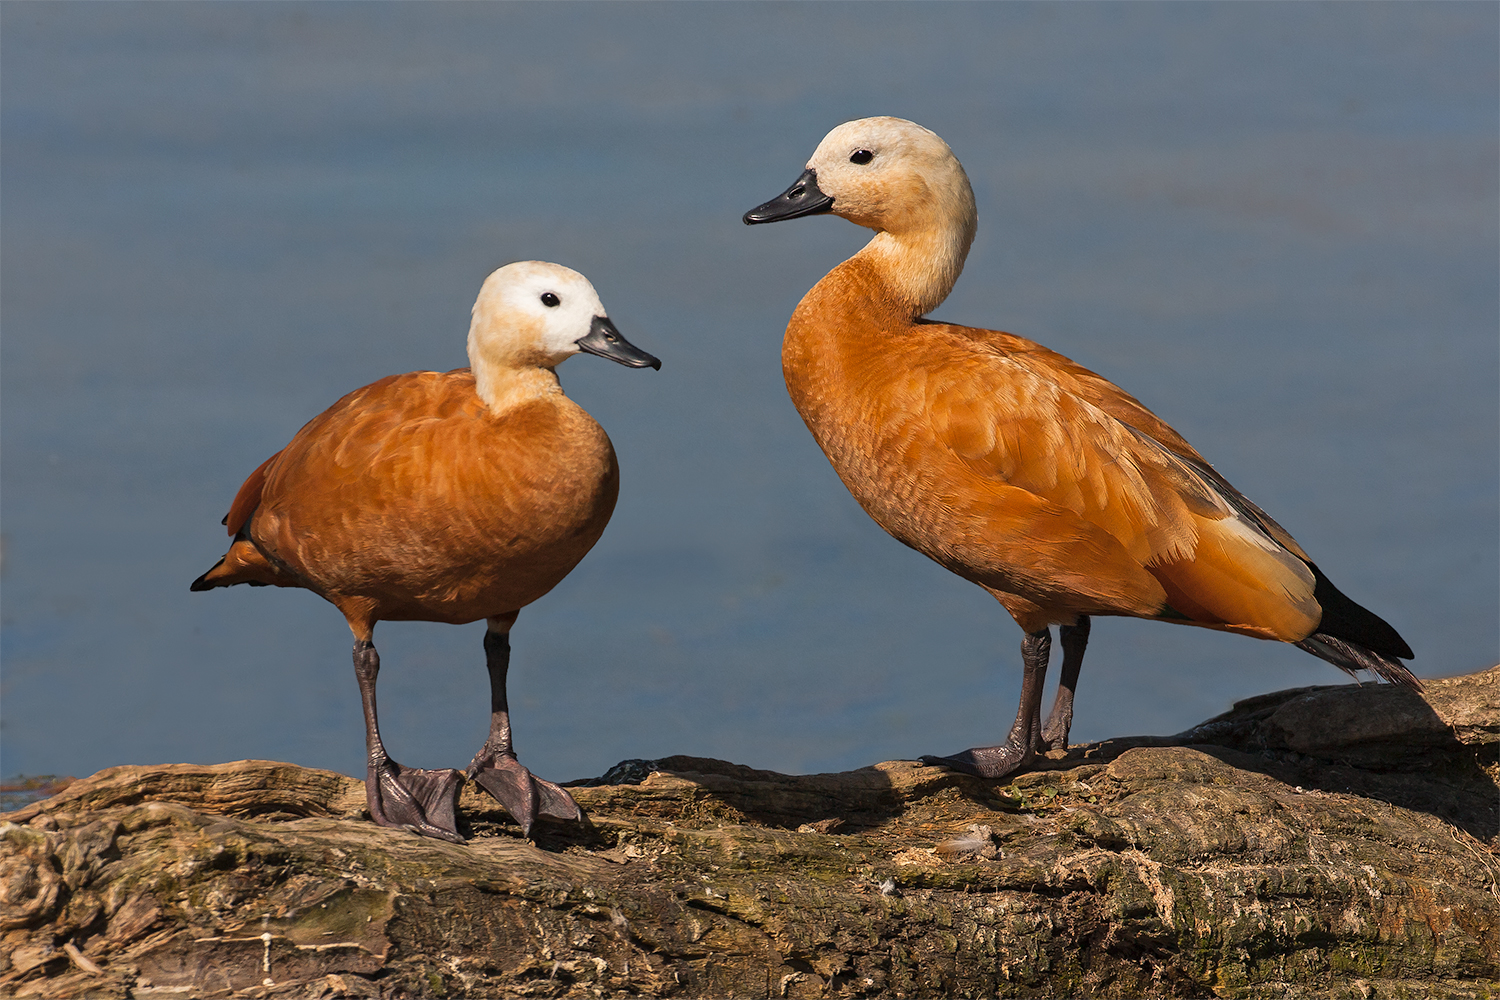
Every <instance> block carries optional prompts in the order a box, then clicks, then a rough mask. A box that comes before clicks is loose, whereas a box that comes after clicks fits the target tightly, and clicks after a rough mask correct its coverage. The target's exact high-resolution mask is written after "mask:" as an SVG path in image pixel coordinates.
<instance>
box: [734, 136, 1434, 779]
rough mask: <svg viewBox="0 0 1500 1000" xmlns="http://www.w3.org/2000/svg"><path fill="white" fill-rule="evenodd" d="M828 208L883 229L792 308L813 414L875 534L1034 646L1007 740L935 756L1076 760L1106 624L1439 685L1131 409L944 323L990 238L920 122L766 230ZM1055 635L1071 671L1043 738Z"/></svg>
mask: <svg viewBox="0 0 1500 1000" xmlns="http://www.w3.org/2000/svg"><path fill="white" fill-rule="evenodd" d="M823 212H832V213H833V214H835V215H839V216H842V217H843V218H845V219H848V220H849V221H850V222H853V223H856V224H858V225H861V226H865V227H867V228H869V229H873V230H875V237H874V238H873V239H872V240H870V242H869V243H868V244H867V245H866V246H865V248H864V249H863V250H861V251H860V252H859V253H857V254H855V255H854V256H853V257H851V258H850V259H849V260H847V261H845V262H844V263H842V264H840V265H839V266H838V267H836V268H834V269H833V270H832V271H831V272H829V274H828V275H827V277H825V278H824V279H823V280H822V281H820V282H818V283H817V285H816V286H814V287H813V289H812V291H810V292H808V293H807V295H806V296H805V297H804V298H803V299H802V302H801V303H800V304H799V305H798V306H797V309H796V311H795V312H794V313H793V314H792V319H791V322H790V324H788V326H787V330H786V340H785V342H784V344H783V346H782V354H781V358H782V368H783V371H784V373H785V375H786V384H787V390H788V392H790V394H791V397H792V402H793V403H795V404H796V407H797V410H798V412H800V413H801V414H802V419H803V420H805V421H806V422H807V427H808V429H809V430H811V431H812V434H813V437H814V438H816V439H817V441H818V445H819V446H820V447H821V448H822V449H823V453H824V454H825V455H827V456H828V460H829V462H831V463H832V464H833V467H834V469H835V470H836V471H837V472H838V474H839V477H840V478H841V479H842V480H843V481H844V485H845V486H847V487H848V488H849V492H850V493H852V494H854V498H855V499H856V500H858V501H859V503H860V505H861V506H863V507H864V509H865V512H866V513H868V514H869V515H870V516H871V517H872V518H874V519H875V522H876V523H877V524H879V525H880V526H881V527H882V528H884V529H885V530H886V531H888V532H890V533H891V534H892V535H894V536H895V537H896V538H897V539H899V540H900V541H902V542H905V543H906V544H907V545H909V546H911V547H912V548H914V549H916V550H917V551H918V552H921V553H923V554H924V555H926V556H928V557H930V558H931V559H933V560H935V561H937V562H938V563H939V564H941V565H942V566H944V567H946V568H947V569H949V570H952V571H953V572H954V573H957V574H958V575H960V576H962V577H963V578H964V579H966V580H970V581H972V582H974V583H977V584H978V585H979V586H981V587H983V588H984V589H985V590H987V591H989V592H990V593H991V594H992V595H994V597H995V598H996V599H997V600H998V601H999V602H1000V603H1001V604H1002V605H1003V606H1004V607H1005V609H1006V610H1007V611H1009V612H1010V613H1011V615H1012V616H1014V617H1015V619H1016V623H1017V624H1018V625H1020V626H1021V628H1022V630H1023V631H1024V632H1025V633H1026V636H1025V639H1024V640H1023V641H1022V643H1021V657H1022V660H1023V663H1024V665H1025V674H1024V679H1023V681H1022V686H1021V706H1020V711H1019V712H1018V713H1017V715H1016V721H1015V725H1014V726H1013V727H1012V728H1011V731H1010V735H1009V737H1008V738H1007V739H1006V741H1005V742H1004V743H1002V744H1000V745H999V746H991V747H974V748H972V749H969V750H964V751H962V752H960V753H957V754H953V755H952V756H947V757H924V758H923V759H924V760H926V761H928V762H930V763H936V764H943V765H946V766H950V767H953V768H956V769H959V770H963V771H967V772H969V773H971V774H977V775H979V776H981V777H986V778H997V777H1001V776H1003V775H1006V774H1009V773H1011V772H1013V771H1016V770H1018V769H1020V768H1022V767H1025V766H1026V765H1027V764H1028V763H1030V762H1031V760H1032V759H1033V754H1034V753H1036V752H1039V751H1041V750H1044V749H1065V748H1066V747H1067V745H1068V728H1069V726H1070V725H1071V723H1072V718H1073V691H1074V687H1075V685H1076V684H1077V679H1078V669H1079V666H1080V665H1081V663H1082V661H1083V652H1084V648H1085V646H1086V645H1087V643H1088V635H1089V616H1090V615H1131V616H1134V617H1137V618H1152V619H1156V620H1158V621H1167V622H1176V623H1178V624H1184V625H1201V626H1203V627H1205V628H1215V629H1222V630H1224V631H1226V632H1238V633H1240V634H1242V635H1250V636H1255V637H1256V638H1260V639H1278V640H1281V641H1282V642H1290V643H1294V644H1296V645H1297V646H1299V647H1301V648H1302V649H1305V650H1307V651H1308V652H1309V653H1312V654H1313V655H1315V656H1320V657H1322V658H1323V659H1325V660H1327V661H1329V662H1330V663H1332V664H1334V665H1335V666H1337V667H1339V668H1341V669H1343V670H1345V671H1348V672H1349V673H1351V674H1352V673H1353V672H1354V671H1355V670H1359V669H1365V670H1373V671H1374V672H1376V673H1377V674H1379V675H1380V676H1382V677H1384V678H1386V679H1387V680H1390V681H1393V682H1395V683H1398V684H1404V685H1407V686H1408V687H1413V688H1420V684H1419V683H1418V681H1417V679H1416V678H1415V677H1413V676H1412V674H1411V672H1410V671H1408V670H1407V669H1406V667H1405V665H1403V664H1402V663H1400V662H1399V660H1398V659H1397V658H1398V657H1401V658H1410V657H1411V655H1412V652H1411V649H1410V648H1409V647H1408V646H1407V645H1406V643H1405V642H1404V641H1403V640H1402V638H1401V637H1400V636H1399V635H1397V634H1396V631H1395V629H1393V628H1391V627H1390V626H1389V625H1387V624H1386V623H1385V622H1384V621H1382V620H1381V619H1380V618H1378V617H1376V616H1375V615H1373V614H1371V613H1370V612H1369V611H1367V610H1365V609H1364V608H1362V607H1360V606H1359V605H1357V604H1355V603H1354V602H1353V601H1351V600H1349V598H1347V597H1345V596H1344V595H1343V594H1341V593H1340V592H1339V591H1338V590H1336V589H1335V588H1334V586H1333V584H1332V583H1330V582H1329V581H1328V578H1327V577H1325V576H1324V575H1323V574H1322V572H1320V571H1319V570H1318V567H1317V566H1315V565H1314V564H1313V562H1312V560H1311V559H1310V558H1309V557H1308V555H1307V553H1305V552H1304V551H1302V548H1301V546H1299V545H1298V544H1297V543H1296V541H1294V540H1293V539H1292V536H1291V535H1289V534H1288V533H1287V532H1286V530H1285V529H1283V528H1282V527H1281V525H1279V524H1277V523H1276V522H1275V521H1273V520H1271V518H1270V517H1268V516H1267V515H1266V514H1265V512H1264V511H1262V510H1261V509H1260V508H1259V507H1257V506H1255V504H1253V503H1251V502H1250V501H1249V500H1247V499H1245V497H1243V496H1242V495H1241V494H1240V493H1239V491H1237V490H1236V489H1235V488H1234V487H1233V486H1230V485H1229V483H1227V482H1225V480H1224V478H1223V477H1222V476H1220V475H1219V474H1218V473H1216V472H1215V471H1214V470H1213V468H1212V467H1210V466H1209V464H1208V462H1206V461H1205V460H1204V459H1203V457H1202V456H1201V455H1199V454H1198V453H1197V452H1196V451H1194V450H1193V447H1192V446H1191V445H1189V444H1188V443H1187V442H1186V441H1184V440H1183V439H1182V436H1181V435H1179V434H1178V433H1177V432H1176V431H1174V430H1172V428H1170V427H1168V426H1167V425H1166V424H1165V423H1163V422H1162V421H1161V420H1160V419H1159V418H1158V417H1157V416H1156V415H1155V414H1153V413H1152V412H1151V411H1150V410H1147V409H1146V408H1145V407H1144V406H1142V405H1141V404H1140V403H1139V402H1137V401H1136V400H1135V399H1133V398H1132V397H1131V396H1130V395H1128V394H1127V393H1125V392H1124V391H1123V390H1121V389H1120V388H1118V387H1117V386H1115V385H1112V384H1111V383H1110V382H1108V381H1107V380H1105V379H1104V378H1102V377H1100V376H1099V375H1096V374H1094V373H1093V372H1091V371H1089V370H1088V369H1086V368H1083V367H1082V366H1080V365H1077V364H1075V363H1073V362H1072V361H1070V360H1068V359H1067V358H1065V357H1063V356H1062V355H1060V354H1056V353H1054V352H1052V351H1049V350H1047V349H1046V348H1045V347H1042V346H1041V345H1039V344H1035V343H1032V342H1031V341H1029V340H1024V339H1022V338H1020V337H1016V336H1012V335H1011V334H1008V333H1000V332H998V331H995V330H980V329H975V328H973V327H966V326H956V325H954V324H951V323H936V322H933V321H931V320H928V319H924V318H923V317H924V316H925V314H926V313H928V312H930V311H931V310H933V309H935V308H937V306H938V304H939V303H941V302H942V301H943V299H945V298H946V297H947V295H948V293H949V291H951V290H952V288H953V284H954V282H955V281H957V280H958V275H959V273H960V272H961V271H962V270H963V264H964V258H965V257H966V256H967V255H968V252H969V245H970V243H972V242H973V240H974V231H975V227H976V225H977V215H976V213H975V209H974V193H973V191H972V190H971V189H970V187H969V179H968V177H967V176H966V175H965V174H964V169H963V167H962V166H960V165H959V162H958V160H957V159H956V158H955V157H954V155H953V152H952V150H950V149H949V148H948V145H947V143H945V142H943V140H942V139H940V138H938V137H937V136H936V135H934V134H933V133H932V132H929V131H928V130H927V129H925V128H922V127H921V126H920V125H916V124H914V123H912V122H909V121H904V120H902V119H899V118H866V119H862V120H860V121H853V122H846V123H845V124H843V125H840V126H839V127H838V128H836V129H834V130H833V131H832V132H830V133H828V135H827V137H825V138H824V139H823V141H822V142H821V143H820V144H819V145H818V148H817V150H816V151H814V153H813V156H812V159H811V160H809V161H808V163H807V168H806V169H805V170H804V171H803V173H802V176H801V177H799V178H797V181H796V183H794V184H793V185H792V186H791V187H790V188H788V189H787V190H786V191H785V192H784V193H782V194H781V195H780V196H779V197H777V198H775V199H773V200H771V201H768V202H766V203H765V204H764V205H761V206H759V207H758V208H754V209H752V210H750V211H749V212H747V213H745V223H746V224H747V225H751V224H755V223H760V222H776V221H779V220H782V219H795V218H797V217H799V216H803V215H816V214H819V213H823ZM1051 625H1058V626H1061V634H1062V646H1063V664H1062V679H1061V682H1060V684H1059V687H1058V693H1057V701H1056V703H1055V704H1054V707H1053V710H1052V714H1051V716H1050V717H1049V719H1048V721H1047V725H1046V728H1045V729H1044V728H1043V727H1042V723H1041V714H1040V710H1041V699H1042V683H1043V680H1044V679H1045V677H1046V671H1047V660H1048V657H1049V654H1050V651H1051V645H1052V639H1051V633H1050V631H1049V626H1051Z"/></svg>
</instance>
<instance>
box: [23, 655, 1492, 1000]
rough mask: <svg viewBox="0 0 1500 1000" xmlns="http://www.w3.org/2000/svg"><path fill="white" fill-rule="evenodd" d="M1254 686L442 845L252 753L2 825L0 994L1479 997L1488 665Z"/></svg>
mask: <svg viewBox="0 0 1500 1000" xmlns="http://www.w3.org/2000/svg"><path fill="white" fill-rule="evenodd" d="M1427 683H1428V689H1427V691H1426V693H1425V700H1424V699H1423V697H1421V696H1416V695H1412V694H1411V693H1409V692H1406V691H1404V690H1400V689H1396V688H1391V687H1386V686H1378V687H1377V686H1366V687H1359V686H1356V685H1349V686H1341V687H1319V688H1304V689H1300V690H1296V691H1286V692H1281V693H1278V694H1273V695H1265V696H1262V697H1258V698H1253V699H1250V700H1248V701H1245V702H1241V703H1240V704H1238V705H1236V706H1235V708H1234V710H1233V711H1231V712H1228V713H1226V714H1225V715H1223V716H1220V717H1218V718H1216V719H1211V720H1209V721H1208V722H1205V723H1203V724H1202V725H1200V726H1197V727H1195V728H1193V729H1192V730H1189V731H1188V732H1186V733H1183V734H1180V735H1179V736H1176V737H1170V738H1160V737H1141V738H1134V739H1117V740H1110V741H1107V742H1105V743H1101V744H1093V745H1087V746H1077V747H1073V748H1072V749H1071V750H1069V751H1068V752H1067V753H1066V754H1062V753H1056V754H1053V755H1052V756H1051V757H1050V758H1049V759H1047V760H1046V761H1044V762H1043V763H1042V765H1041V767H1040V768H1039V769H1038V770H1036V771H1033V772H1031V773H1029V774H1025V775H1022V776H1020V777H1017V778H1016V779H1015V780H1013V781H1000V782H991V781H982V780H979V779H975V778H970V777H967V776H964V775H958V774H954V773H951V772H947V771H944V770H941V769H937V768H932V767H924V766H922V765H920V764H915V763H911V762H903V761H895V762H888V763H884V764H877V765H875V766H873V767H868V768H862V769H860V770H858V771H851V772H847V773H844V774H822V775H804V776H789V775H783V774H777V773H774V772H770V771H757V770H754V769H752V768H748V767H743V766H740V765H737V764H730V763H726V762H723V761H714V760H705V759H701V758H693V757H670V758H664V759H661V760H656V761H627V762H625V763H624V764H622V765H620V766H619V767H617V768H614V769H612V770H611V772H610V773H609V774H608V775H606V776H605V777H604V778H601V779H594V780H592V781H589V782H579V783H575V784H574V786H573V792H574V794H575V796H576V798H577V799H578V801H579V803H580V804H581V805H582V806H583V807H584V809H585V810H586V811H587V812H588V814H589V817H590V820H591V823H590V825H589V826H588V827H587V828H585V829H583V830H581V831H580V830H579V829H578V828H576V827H574V828H566V827H561V826H543V827H539V829H538V831H537V832H536V840H535V842H528V841H525V840H522V839H521V838H520V837H519V835H518V830H517V828H516V826H515V825H514V824H513V823H511V822H510V821H509V818H508V817H507V816H505V814H504V813H503V812H501V811H499V810H498V809H497V808H492V806H493V803H492V802H491V801H490V800H488V799H487V798H480V797H479V796H478V795H477V794H474V792H473V790H472V789H465V792H464V795H463V798H462V801H461V807H462V809H463V811H464V814H465V816H467V817H468V828H467V830H466V831H465V832H466V834H467V835H469V836H470V837H471V838H472V839H471V840H470V842H469V843H468V844H467V845H464V846H457V845H452V844H446V843H441V842H438V841H433V840H426V839H422V838H420V837H416V836H413V835H410V834H406V833H402V832H399V831H393V830H387V829H380V828H377V827H375V826H373V825H371V824H370V823H369V822H368V820H367V819H362V818H361V817H362V814H363V810H364V789H363V785H362V783H360V782H359V781H357V780H355V779H353V778H348V777H345V776H343V775H338V774H333V773H331V772H327V771H316V770H311V769H308V768H301V767H296V766H295V765H291V764H280V763H273V762H268V761H240V762H236V763H231V764H219V765H212V766H199V765H189V764H174V765H165V766H160V767H119V768H111V769H109V770H106V771H101V772H100V773H99V774H97V775H94V776H93V777H91V778H88V779H85V780H83V781H79V782H76V783H74V784H73V785H71V786H69V787H68V788H67V789H65V790H64V791H63V792H61V793H60V794H58V795H55V796H53V797H52V798H50V799H47V800H45V801H42V802H38V803H34V804H32V805H29V806H27V807H25V808H23V809H20V810H17V811H15V812H12V813H9V814H7V815H5V816H4V817H0V820H3V821H4V822H3V823H0V994H3V995H5V996H45V997H59V996H85V995H86V996H90V997H95V996H97V997H188V996H193V997H200V996H201V997H229V996H244V997H364V996H369V997H376V996H379V997H445V996H475V997H502V996H504V997H510V996H538V997H561V996H580V997H583V996H626V995H642V996H681V997H703V996H722V997H919V996H952V995H967V996H1014V997H1030V996H1068V995H1093V996H1120V997H1131V996H1183V997H1199V996H1203V997H1206V996H1230V997H1277V998H1297V997H1313V996H1317V997H1329V996H1333V997H1343V996H1347V997H1372V996H1394V995H1412V996H1437V995H1440V996H1450V997H1488V996H1491V995H1493V993H1494V992H1495V983H1496V980H1497V979H1500V859H1497V856H1496V853H1495V847H1496V841H1497V839H1500V838H1497V833H1500V814H1497V806H1500V785H1497V781H1500V762H1497V746H1500V668H1496V669H1493V670H1489V671H1485V672H1483V673H1479V674H1474V675H1470V676H1467V677H1458V678H1451V679H1448V680H1438V681H1430V682H1427Z"/></svg>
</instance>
